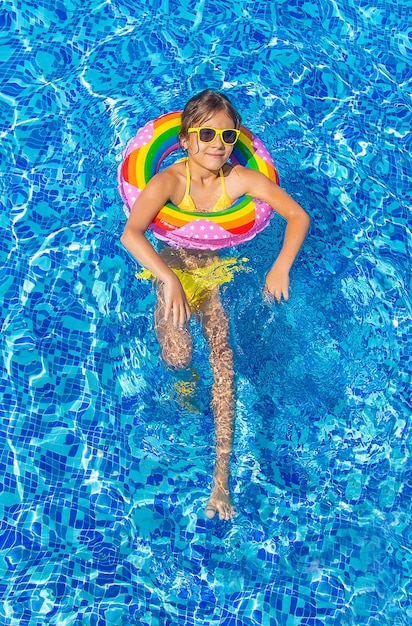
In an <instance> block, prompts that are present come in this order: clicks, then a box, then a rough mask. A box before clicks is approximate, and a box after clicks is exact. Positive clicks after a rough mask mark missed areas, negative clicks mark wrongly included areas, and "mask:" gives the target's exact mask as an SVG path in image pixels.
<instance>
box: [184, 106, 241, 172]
mask: <svg viewBox="0 0 412 626" xmlns="http://www.w3.org/2000/svg"><path fill="white" fill-rule="evenodd" d="M195 127H198V128H199V127H200V128H205V127H207V128H216V129H218V130H223V129H224V128H234V127H235V126H234V122H233V120H232V118H231V117H229V116H228V115H227V114H226V113H225V112H224V111H218V112H217V113H213V115H211V116H210V117H208V118H207V119H206V120H204V121H202V123H201V124H196V126H195ZM182 145H183V147H184V148H186V150H187V152H188V157H189V159H191V160H193V161H194V162H196V163H197V164H199V165H201V166H202V167H204V168H205V169H209V170H219V169H220V168H221V167H222V166H223V165H224V164H225V163H226V161H227V160H228V158H229V157H230V155H231V154H232V151H233V145H227V144H225V143H224V142H223V141H222V138H221V137H220V136H219V135H218V134H216V136H215V137H214V139H213V140H212V141H210V142H208V143H203V142H202V141H200V139H199V135H198V133H197V132H190V133H189V137H188V139H185V140H183V142H182Z"/></svg>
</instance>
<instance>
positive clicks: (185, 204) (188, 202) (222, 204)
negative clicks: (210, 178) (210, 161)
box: [177, 161, 232, 213]
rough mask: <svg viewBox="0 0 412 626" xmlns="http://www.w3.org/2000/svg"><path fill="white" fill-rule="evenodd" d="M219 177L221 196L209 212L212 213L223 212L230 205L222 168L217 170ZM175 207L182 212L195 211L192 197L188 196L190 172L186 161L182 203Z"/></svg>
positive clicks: (230, 201)
mask: <svg viewBox="0 0 412 626" xmlns="http://www.w3.org/2000/svg"><path fill="white" fill-rule="evenodd" d="M219 176H220V182H221V184H222V195H221V196H220V198H218V200H217V202H216V204H215V206H214V207H213V209H212V210H211V212H212V213H215V212H217V211H224V210H225V209H227V208H228V207H230V205H231V204H232V200H231V199H230V198H229V196H228V195H227V193H226V185H225V176H224V174H223V169H222V168H220V170H219ZM177 206H178V207H179V209H181V210H182V211H193V212H196V211H197V209H196V206H195V203H194V202H193V200H192V196H191V195H190V171H189V163H188V161H186V189H185V195H184V196H183V199H182V201H181V202H179V204H178V205H177Z"/></svg>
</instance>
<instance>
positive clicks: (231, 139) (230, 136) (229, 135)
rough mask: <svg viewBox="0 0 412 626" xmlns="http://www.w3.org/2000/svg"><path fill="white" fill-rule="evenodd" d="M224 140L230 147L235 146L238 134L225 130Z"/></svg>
mask: <svg viewBox="0 0 412 626" xmlns="http://www.w3.org/2000/svg"><path fill="white" fill-rule="evenodd" d="M222 139H223V141H224V142H225V143H227V144H228V145H229V146H231V145H233V144H234V143H235V142H236V139H237V132H236V131H235V130H224V131H223V133H222Z"/></svg>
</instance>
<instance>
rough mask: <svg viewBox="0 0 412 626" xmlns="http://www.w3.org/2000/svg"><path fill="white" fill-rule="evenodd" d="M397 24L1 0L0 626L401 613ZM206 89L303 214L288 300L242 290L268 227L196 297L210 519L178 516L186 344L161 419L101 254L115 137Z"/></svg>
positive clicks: (236, 9)
mask: <svg viewBox="0 0 412 626" xmlns="http://www.w3.org/2000/svg"><path fill="white" fill-rule="evenodd" d="M217 7H218V8H217ZM408 10H409V9H408V3H407V2H406V1H401V2H395V1H394V0H391V1H389V0H387V1H382V2H381V1H378V0H372V2H371V1H370V0H368V2H366V1H365V2H364V1H358V2H356V3H355V2H353V0H350V1H349V2H348V3H345V5H344V6H339V5H338V4H337V3H336V2H334V1H333V0H317V1H316V2H315V1H313V2H308V1H302V0H292V1H289V2H287V3H286V2H283V1H277V2H272V3H269V2H266V1H263V0H255V1H253V0H249V1H248V0H241V1H240V2H238V3H232V2H228V1H227V0H222V1H221V2H219V4H218V5H216V4H214V3H212V2H210V1H209V0H199V2H193V3H191V2H188V1H187V0H181V1H179V2H177V0H161V1H160V0H159V1H156V0H154V1H153V2H151V3H143V2H140V1H139V0H138V1H137V2H133V3H132V2H130V1H129V0H121V1H120V0H119V1H118V0H111V1H107V2H98V1H97V0H91V1H86V2H79V1H78V0H65V1H64V2H55V3H51V2H46V1H45V0H40V1H38V2H36V3H35V2H34V1H31V0H5V1H4V2H3V3H2V8H1V10H0V11H1V12H0V15H1V18H0V19H1V20H2V25H3V29H2V34H1V37H2V44H3V45H2V54H3V59H4V70H3V72H2V85H1V89H0V92H1V95H0V112H1V115H0V128H1V131H0V132H1V136H2V148H3V150H2V163H1V174H2V175H1V177H0V185H1V188H2V191H3V193H2V197H3V207H2V212H1V220H2V222H1V223H2V235H3V236H2V241H1V259H2V269H1V272H2V280H1V287H0V288H1V293H2V334H1V346H2V356H3V360H2V378H1V394H2V402H1V411H2V416H1V418H2V429H1V431H0V436H1V438H2V442H1V447H0V451H1V460H0V463H1V471H2V476H3V480H2V481H1V490H0V503H1V508H2V518H1V519H2V521H1V526H0V550H1V552H0V554H1V560H0V566H1V581H0V589H1V598H2V601H1V604H0V623H1V624H7V625H11V626H15V625H19V626H20V625H30V626H32V625H36V626H37V625H39V626H42V625H43V624H58V625H59V626H66V625H76V626H80V625H81V626H83V625H88V624H90V625H99V626H103V625H106V624H114V625H119V624H139V625H143V626H144V625H147V626H149V625H150V626H165V625H168V626H180V625H183V624H184V625H186V624H187V625H195V626H202V625H215V624H216V625H218V624H219V625H224V626H255V625H259V626H261V625H262V626H278V625H279V626H295V625H299V626H300V625H306V626H317V625H323V624H334V625H340V626H343V625H361V624H362V625H368V626H369V625H372V624H377V625H378V624H379V626H382V625H388V626H394V625H396V626H401V625H405V626H406V625H408V624H410V623H411V622H412V606H411V582H410V579H411V558H410V554H411V549H412V534H411V530H410V527H411V521H412V519H411V518H412V516H411V505H410V500H411V493H412V479H411V461H410V453H411V443H410V430H411V424H410V414H411V399H410V382H411V370H412V367H411V359H410V351H409V347H408V340H409V337H410V332H411V302H410V295H409V293H410V292H409V288H410V256H409V255H410V205H411V202H410V201H411V183H410V180H411V165H410V163H411V161H410V147H411V134H410V126H411V123H410V122H411V103H410V93H411V87H410V79H411V26H410V19H409V20H408V19H407V15H408ZM206 86H210V87H212V88H217V89H224V90H226V91H227V93H228V94H229V96H230V97H231V98H232V99H233V101H234V103H235V105H236V106H237V107H238V108H239V110H240V111H241V112H242V116H243V120H244V123H245V124H246V125H247V126H249V127H250V128H251V129H252V130H253V131H254V132H255V133H256V134H257V135H258V136H260V137H261V138H262V139H263V140H264V141H265V143H266V145H267V146H268V147H269V149H270V151H271V153H272V154H273V157H274V159H275V162H276V164H277V168H278V170H279V173H280V178H281V183H282V185H283V186H284V187H285V189H286V190H287V191H288V192H289V193H290V194H291V195H292V196H293V197H295V198H296V199H297V200H298V201H299V202H300V203H301V204H302V205H303V206H304V207H305V208H306V209H307V210H308V212H309V213H310V215H311V217H312V224H311V230H310V234H309V236H308V238H307V241H306V243H305V246H304V248H303V250H302V252H301V254H300V256H299V258H298V260H297V262H296V264H295V266H294V269H293V275H292V297H291V300H290V301H289V303H288V304H287V305H283V306H271V305H268V304H267V303H265V302H263V301H262V299H261V295H260V293H261V288H262V281H263V276H264V272H265V271H266V270H267V269H268V268H269V266H270V264H271V260H272V258H273V255H274V254H275V253H276V250H277V249H278V247H279V243H280V240H281V236H282V228H283V226H282V224H281V223H280V221H279V220H273V221H272V225H271V227H270V229H267V230H266V231H265V232H264V233H262V234H261V235H260V236H259V237H258V238H257V239H255V240H254V241H253V242H251V243H249V244H246V245H245V246H243V247H242V248H241V251H242V254H244V255H245V256H247V257H248V258H249V259H250V260H251V265H252V267H253V268H254V271H253V272H250V273H247V274H246V273H240V274H239V275H238V276H236V279H235V281H234V283H233V284H231V285H230V286H229V287H228V289H227V290H226V291H225V292H224V293H223V295H222V297H223V301H224V303H225V306H226V308H227V310H228V313H229V316H230V320H231V331H232V342H233V348H234V352H235V365H236V372H237V379H236V384H237V406H236V420H237V421H236V424H237V430H236V444H235V453H234V459H233V464H232V474H233V491H234V496H235V504H236V508H237V511H238V513H237V516H236V518H235V519H234V521H233V522H231V523H223V522H219V521H215V520H212V521H209V520H206V519H205V518H204V516H203V514H202V509H203V506H204V503H205V500H206V498H207V495H208V492H209V488H210V479H211V477H210V474H211V469H212V464H213V420H212V415H211V412H210V408H209V401H210V383H211V375H210V371H209V369H208V367H207V366H206V365H205V364H204V361H205V345H204V342H203V340H202V337H201V335H200V333H199V331H198V330H196V328H195V329H194V330H195V354H194V367H195V368H196V369H197V370H198V371H199V372H200V374H201V376H200V379H199V381H198V383H197V390H196V394H195V397H194V399H193V400H191V399H190V401H189V400H187V401H185V398H183V399H182V398H180V399H179V398H178V397H177V393H176V388H177V386H178V385H179V382H180V381H179V379H178V378H176V377H174V376H173V375H172V374H171V373H170V372H168V371H167V370H165V369H164V368H163V367H162V365H161V364H160V363H159V348H158V345H157V342H156V339H155V335H154V331H153V322H152V317H151V313H152V310H153V304H154V298H153V293H152V292H151V290H150V287H149V286H145V285H144V284H142V283H138V282H137V281H134V280H133V273H134V269H135V267H134V264H133V262H132V261H131V259H130V258H129V257H128V255H127V254H126V252H125V251H124V250H123V248H122V247H121V246H120V245H119V243H118V238H119V236H120V233H121V232H122V229H123V226H124V222H125V216H124V213H123V209H122V202H121V200H120V197H119V195H118V192H117V182H116V176H117V167H118V164H119V162H120V161H121V158H122V153H123V150H124V149H125V146H126V145H127V141H128V140H129V139H130V137H132V136H133V135H134V134H135V132H136V130H137V128H138V127H139V126H141V125H143V123H145V122H146V121H147V120H149V119H152V118H154V117H156V116H158V115H160V114H161V113H164V112H166V111H168V110H170V109H178V108H179V107H181V106H182V105H183V104H184V103H185V101H186V99H187V97H188V96H189V95H192V94H193V93H195V92H197V91H199V90H200V89H203V88H204V87H206ZM177 400H179V401H180V403H179V402H177Z"/></svg>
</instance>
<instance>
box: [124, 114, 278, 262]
mask: <svg viewBox="0 0 412 626" xmlns="http://www.w3.org/2000/svg"><path fill="white" fill-rule="evenodd" d="M180 116H181V111H175V112H173V113H167V114H166V115H162V116H161V117H159V118H157V119H156V120H153V121H151V122H148V123H147V124H146V125H145V126H144V127H143V128H141V129H140V130H139V131H138V133H137V135H136V137H134V138H133V139H132V140H131V141H130V142H129V145H128V146H127V150H126V155H125V159H124V161H123V163H122V164H121V165H120V168H119V191H120V194H121V196H122V198H123V200H124V202H125V211H126V214H128V213H129V212H130V209H131V208H132V206H133V204H134V202H135V200H136V198H137V197H138V196H139V194H140V193H141V191H142V190H143V189H144V188H145V187H146V185H147V183H148V181H149V180H150V179H151V178H152V177H153V176H154V175H155V174H156V172H158V171H159V168H160V166H161V164H162V162H163V161H164V159H165V158H166V157H167V156H168V155H169V154H170V153H171V152H173V151H175V150H177V149H178V148H179V146H180V142H179V136H178V133H179V130H180ZM230 160H231V162H232V163H239V164H240V165H244V166H245V167H250V168H252V169H255V170H258V171H259V172H261V173H262V174H264V175H265V176H267V177H268V178H270V180H272V181H274V182H275V183H279V177H278V174H277V171H276V168H275V166H274V163H273V161H272V158H271V156H270V154H269V152H268V151H267V149H266V148H265V146H264V145H263V143H262V142H261V141H260V140H259V139H258V138H257V137H255V136H254V135H253V134H252V133H251V132H250V131H249V130H248V129H247V128H245V127H244V126H241V133H240V135H239V139H238V140H237V142H236V144H235V146H234V149H233V152H232V155H231V157H230ZM205 215H207V217H205ZM272 215H273V209H272V207H270V206H269V205H268V204H266V203H265V202H262V201H260V200H258V199H256V198H252V197H251V196H242V197H240V198H238V200H236V202H235V203H234V204H232V205H231V206H230V207H229V208H227V209H225V210H224V211H217V212H214V213H207V214H205V213H201V214H200V213H196V212H189V211H182V210H181V209H179V208H178V207H177V206H175V205H174V204H172V203H170V202H168V203H167V204H166V205H165V206H164V207H163V208H162V209H161V210H160V211H159V213H158V214H157V215H156V217H155V219H154V221H153V223H152V224H151V225H150V229H151V230H152V231H153V233H154V234H155V236H156V237H157V238H158V239H161V240H162V241H166V242H167V243H168V244H169V245H170V246H171V247H174V248H176V247H179V246H181V247H183V248H196V249H200V250H219V249H220V248H228V247H230V246H236V245H238V244H240V243H243V242H245V241H249V240H250V239H252V238H253V237H254V236H255V235H256V234H257V233H259V232H260V231H261V230H263V229H264V228H265V227H266V226H267V225H268V223H269V221H270V219H271V217H272Z"/></svg>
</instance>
